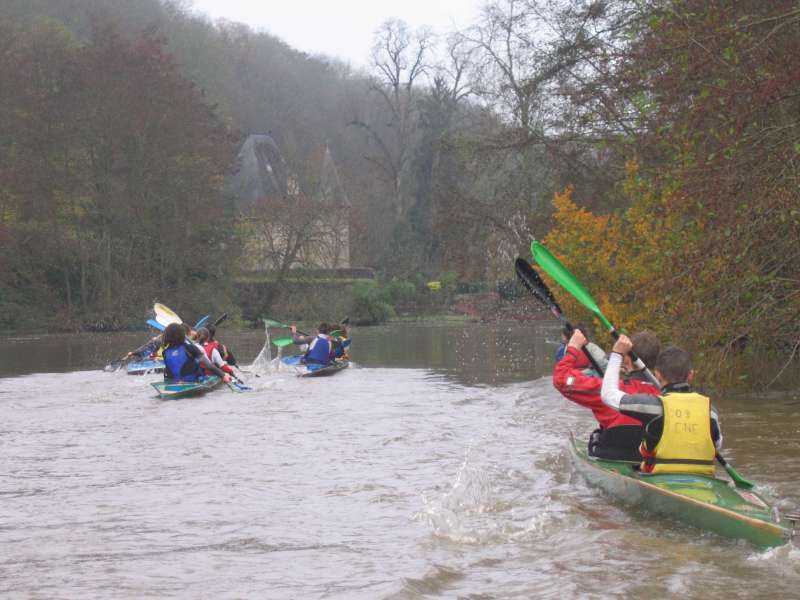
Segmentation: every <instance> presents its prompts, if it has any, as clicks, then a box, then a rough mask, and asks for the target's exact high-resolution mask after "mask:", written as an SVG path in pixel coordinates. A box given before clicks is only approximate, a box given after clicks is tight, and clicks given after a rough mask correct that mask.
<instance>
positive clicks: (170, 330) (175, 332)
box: [164, 323, 186, 346]
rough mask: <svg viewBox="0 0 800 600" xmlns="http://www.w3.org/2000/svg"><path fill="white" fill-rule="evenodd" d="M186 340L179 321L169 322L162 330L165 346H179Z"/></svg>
mask: <svg viewBox="0 0 800 600" xmlns="http://www.w3.org/2000/svg"><path fill="white" fill-rule="evenodd" d="M185 341H186V332H185V331H184V330H183V325H182V324H181V323H170V324H169V325H167V328H166V329H165V330H164V345H165V346H180V345H181V344H182V343H183V342H185Z"/></svg>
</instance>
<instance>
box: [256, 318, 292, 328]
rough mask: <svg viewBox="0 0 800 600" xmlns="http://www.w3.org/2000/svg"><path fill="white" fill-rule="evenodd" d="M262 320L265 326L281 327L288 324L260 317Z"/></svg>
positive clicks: (285, 326) (286, 326)
mask: <svg viewBox="0 0 800 600" xmlns="http://www.w3.org/2000/svg"><path fill="white" fill-rule="evenodd" d="M262 321H264V324H265V325H266V326H267V327H282V328H288V327H289V326H288V325H285V324H284V323H281V322H280V321H273V320H272V319H262Z"/></svg>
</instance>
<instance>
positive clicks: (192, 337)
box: [181, 323, 197, 340]
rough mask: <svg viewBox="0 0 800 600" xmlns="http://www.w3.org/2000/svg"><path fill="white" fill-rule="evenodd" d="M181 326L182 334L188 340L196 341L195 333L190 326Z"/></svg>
mask: <svg viewBox="0 0 800 600" xmlns="http://www.w3.org/2000/svg"><path fill="white" fill-rule="evenodd" d="M181 325H183V333H184V335H185V336H186V337H187V338H189V339H190V340H196V339H197V332H196V331H195V330H194V329H193V328H192V326H191V325H189V324H188V323H182V324H181Z"/></svg>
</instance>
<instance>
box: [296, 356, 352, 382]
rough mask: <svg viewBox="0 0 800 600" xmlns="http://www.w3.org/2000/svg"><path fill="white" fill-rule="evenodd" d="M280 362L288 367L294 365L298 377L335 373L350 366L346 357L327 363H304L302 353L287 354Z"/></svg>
mask: <svg viewBox="0 0 800 600" xmlns="http://www.w3.org/2000/svg"><path fill="white" fill-rule="evenodd" d="M281 362H282V363H283V364H285V365H288V366H290V367H295V369H296V370H297V374H298V376H299V377H326V376H328V375H335V374H336V373H338V372H339V371H343V370H344V369H346V368H347V367H349V366H350V361H349V360H347V359H343V360H342V359H340V360H335V361H333V362H332V363H330V364H327V365H321V364H317V363H306V362H305V360H304V357H303V355H302V354H296V355H295V356H287V357H285V358H282V359H281Z"/></svg>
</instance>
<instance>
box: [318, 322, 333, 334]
mask: <svg viewBox="0 0 800 600" xmlns="http://www.w3.org/2000/svg"><path fill="white" fill-rule="evenodd" d="M317 331H319V332H320V333H321V334H323V335H328V334H329V333H330V332H331V326H330V325H328V324H327V323H320V324H319V327H317Z"/></svg>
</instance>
